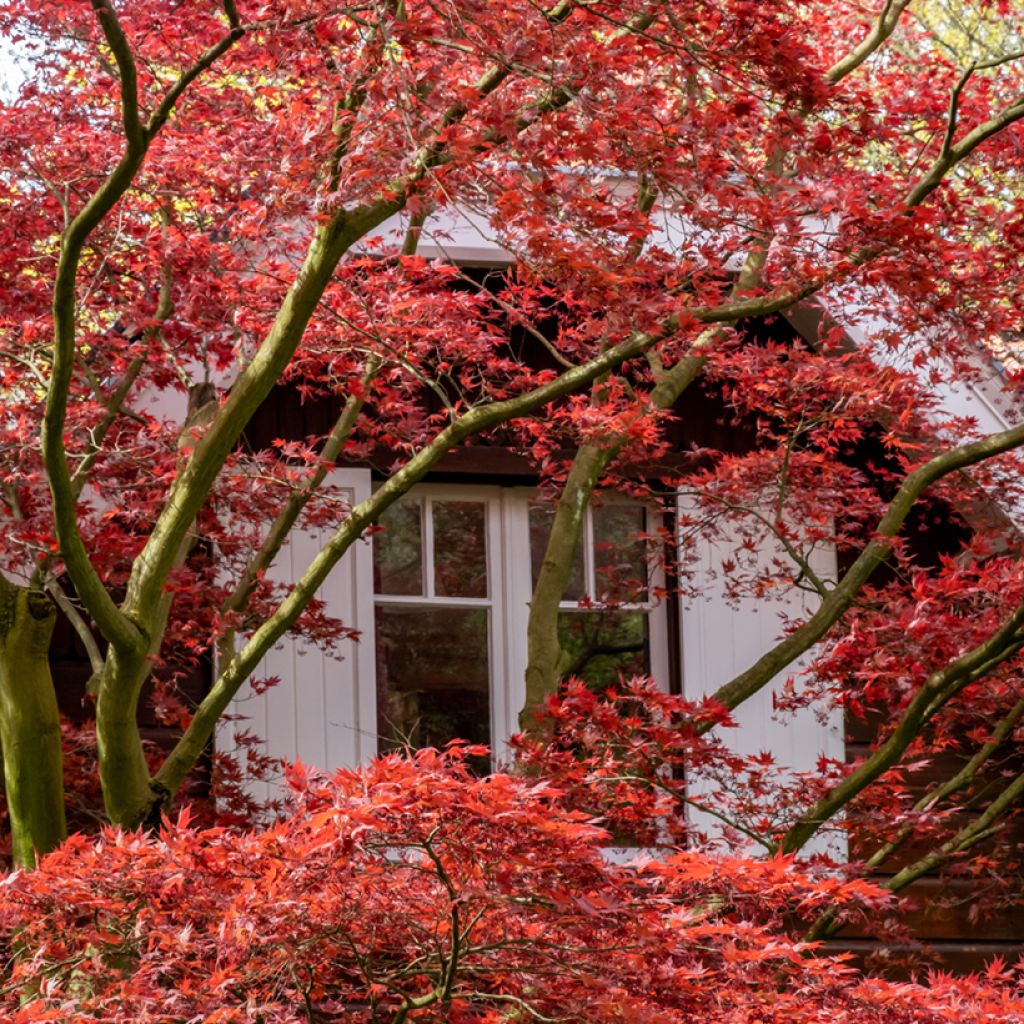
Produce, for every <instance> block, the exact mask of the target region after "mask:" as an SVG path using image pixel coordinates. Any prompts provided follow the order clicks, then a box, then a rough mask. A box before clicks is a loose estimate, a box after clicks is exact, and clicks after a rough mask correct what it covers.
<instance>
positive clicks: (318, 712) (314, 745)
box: [217, 470, 377, 799]
mask: <svg viewBox="0 0 1024 1024" xmlns="http://www.w3.org/2000/svg"><path fill="white" fill-rule="evenodd" d="M329 482H330V483H331V485H332V486H336V487H342V488H344V489H345V490H347V491H348V492H349V493H348V495H346V497H348V499H349V500H350V501H352V502H359V501H362V500H364V499H365V498H366V497H368V496H369V493H370V473H369V470H337V471H335V472H334V473H333V474H332V476H331V479H330V481H329ZM330 534H331V531H330V530H329V529H317V530H310V529H306V530H295V531H293V533H292V535H291V537H290V539H289V541H288V543H287V544H286V545H285V546H284V548H283V549H282V550H281V553H280V555H279V556H278V558H277V560H276V561H275V563H274V565H273V567H272V569H271V571H270V573H269V575H270V577H271V578H272V579H274V580H277V581H279V582H291V581H293V580H296V579H298V578H299V577H300V576H301V575H302V573H303V572H304V571H305V569H306V567H307V566H308V565H309V563H310V562H311V561H312V560H313V558H314V557H315V556H316V555H317V553H318V552H319V551H320V550H321V549H322V548H323V546H324V544H325V542H326V541H327V539H328V538H329V536H330ZM317 597H318V598H319V599H320V600H321V601H323V602H324V603H325V605H326V612H327V614H328V615H331V616H333V617H335V618H338V619H340V620H341V621H342V622H343V623H344V625H345V626H347V627H350V628H352V629H357V630H359V631H360V633H361V639H360V640H359V641H358V642H357V641H354V640H349V639H346V640H342V641H341V642H340V644H339V645H338V646H337V649H336V650H335V651H333V652H324V651H321V650H319V649H317V648H316V647H314V646H312V645H311V644H308V643H306V642H305V641H303V640H301V639H299V638H295V637H291V636H286V637H285V638H284V639H282V640H281V641H279V642H278V643H277V644H276V645H275V646H274V647H273V648H272V649H271V650H270V651H269V652H268V653H267V655H266V657H264V659H263V660H262V662H260V665H259V667H258V668H257V670H256V672H255V673H254V676H253V677H254V678H255V679H257V680H262V679H267V678H271V677H276V678H278V679H280V683H279V684H278V685H276V686H272V687H271V688H270V689H268V690H266V691H265V692H264V693H257V692H256V691H255V690H254V689H253V688H252V685H251V682H247V683H245V684H244V685H243V687H242V689H241V690H240V691H239V693H238V695H237V696H236V698H235V699H234V700H233V701H232V703H231V705H230V707H229V709H228V715H229V716H231V718H230V719H229V720H226V721H225V722H224V723H223V724H222V725H221V727H220V729H219V731H218V735H217V747H218V749H220V750H226V751H228V752H233V751H236V750H237V749H238V748H237V746H236V744H235V739H234V737H235V733H236V731H240V730H244V731H249V732H251V733H253V734H254V735H256V736H259V737H262V739H263V740H264V741H265V747H264V750H263V752H264V753H266V754H268V755H269V756H271V757H277V758H283V759H285V760H287V761H296V760H301V761H303V762H304V763H305V764H308V765H312V766H315V767H317V768H322V769H324V770H326V771H332V770H336V769H338V768H345V767H353V766H355V765H357V764H359V763H360V762H361V761H365V760H366V759H367V758H370V757H372V756H373V755H374V754H375V753H376V752H377V739H376V722H377V717H376V693H375V681H374V643H373V565H372V559H371V552H370V545H369V542H368V541H365V540H362V541H357V542H356V544H355V545H353V547H352V548H351V549H350V550H349V551H348V553H347V554H346V555H345V557H344V558H342V560H341V561H340V562H339V563H338V565H336V566H335V568H334V570H333V571H332V572H331V574H330V575H329V576H328V577H327V580H326V581H325V582H324V584H323V586H322V587H321V588H320V589H319V590H318V591H317ZM250 791H251V792H252V794H253V796H254V797H256V798H257V799H267V798H268V797H272V796H274V795H276V794H275V793H274V792H273V791H272V784H270V783H257V784H253V785H252V786H251V787H250Z"/></svg>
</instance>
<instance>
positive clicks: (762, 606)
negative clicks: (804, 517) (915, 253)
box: [680, 499, 845, 855]
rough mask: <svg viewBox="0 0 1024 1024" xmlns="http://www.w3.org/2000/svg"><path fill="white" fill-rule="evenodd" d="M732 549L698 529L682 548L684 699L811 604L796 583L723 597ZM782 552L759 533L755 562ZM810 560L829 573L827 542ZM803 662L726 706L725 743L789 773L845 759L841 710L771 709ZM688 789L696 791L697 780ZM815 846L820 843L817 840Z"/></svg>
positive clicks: (734, 670) (734, 669) (736, 666)
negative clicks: (688, 580)
mask: <svg viewBox="0 0 1024 1024" xmlns="http://www.w3.org/2000/svg"><path fill="white" fill-rule="evenodd" d="M688 507H689V504H688V502H686V500H685V499H683V500H681V502H680V508H681V510H683V511H685V510H686V509H687V508H688ZM735 549H736V545H735V544H734V543H731V541H730V538H729V537H728V536H721V537H716V538H708V537H703V536H702V537H700V538H699V539H698V540H697V541H696V543H695V545H694V547H693V548H691V549H689V550H688V551H685V552H684V557H685V558H686V560H687V561H686V564H687V566H688V567H689V568H690V570H691V571H692V573H693V577H692V584H693V587H692V589H693V591H694V596H693V597H691V598H687V599H685V600H683V601H681V602H680V616H681V623H680V637H681V641H682V648H683V649H682V666H683V692H684V694H685V695H686V697H688V698H689V699H691V700H698V699H700V698H701V697H703V696H705V695H707V694H711V693H714V691H715V690H716V689H717V688H718V687H719V686H721V685H722V684H723V683H727V682H728V681H729V680H730V679H732V678H733V677H734V676H736V675H737V674H738V673H740V672H742V671H743V670H744V669H747V668H749V667H750V666H751V665H752V664H753V663H754V662H755V661H756V660H757V659H758V658H759V657H760V656H761V655H762V654H764V653H765V652H766V651H768V650H770V649H771V648H772V647H773V646H774V645H775V644H776V643H778V641H779V640H781V639H782V638H783V636H784V635H785V619H786V618H791V619H792V618H797V619H800V618H805V617H806V616H807V615H808V614H809V613H810V612H811V611H813V609H814V608H815V607H816V605H817V600H818V599H817V596H816V595H814V594H808V593H807V592H805V591H803V590H800V589H797V588H791V589H790V590H789V591H787V592H785V593H784V594H781V595H779V596H774V595H773V596H771V597H766V598H763V599H757V598H753V597H744V598H741V599H739V600H735V599H732V600H730V599H729V598H727V597H726V581H725V579H724V574H723V572H722V563H723V562H725V561H727V560H729V559H734V558H735ZM786 559H787V555H786V553H785V551H784V550H783V549H782V547H781V545H780V544H779V542H778V541H777V540H776V539H775V538H774V537H772V536H771V535H767V536H765V538H764V540H763V541H762V545H761V547H760V549H759V551H758V561H759V563H760V564H763V565H765V566H766V567H767V566H770V565H771V564H772V563H773V562H774V561H776V560H786ZM811 564H812V567H813V568H814V570H815V572H816V573H817V574H818V575H819V576H820V577H822V578H823V579H826V580H834V579H835V578H836V556H835V550H834V548H832V547H831V546H830V547H829V548H824V547H823V548H822V549H820V550H818V551H816V552H815V553H814V554H813V555H812V557H811ZM806 661H807V658H806V656H805V658H803V659H800V660H798V661H797V662H795V663H794V664H793V665H791V666H790V667H789V668H788V669H787V670H786V671H784V672H782V673H780V674H779V675H778V676H777V677H776V678H775V679H773V680H772V681H771V682H770V683H768V685H766V686H765V687H764V688H763V689H762V690H761V691H760V692H759V693H756V694H755V695H754V696H753V697H750V698H749V699H748V700H746V701H745V702H744V703H743V704H741V705H740V706H739V707H738V708H737V709H736V710H735V711H734V712H733V717H734V718H735V720H736V722H737V727H736V728H729V729H725V728H723V729H720V730H719V731H718V735H719V736H720V738H721V739H722V740H723V741H724V742H725V743H726V744H727V745H728V746H729V748H730V749H731V750H733V751H735V752H736V753H737V754H741V755H748V756H749V755H757V754H760V753H762V752H768V753H770V754H771V755H772V756H773V757H774V759H775V762H776V764H778V765H779V766H780V768H782V769H784V770H788V771H791V772H813V771H815V769H816V767H817V764H818V759H819V758H820V757H821V756H822V755H824V756H826V757H829V758H834V759H837V760H842V759H843V758H844V756H845V746H844V739H843V720H842V712H841V711H839V710H833V711H832V712H830V713H829V715H828V716H827V717H826V718H825V720H824V721H823V720H822V719H821V717H820V715H819V714H818V713H817V711H816V709H813V708H811V709H801V710H799V711H796V712H792V711H786V712H777V711H776V710H775V708H774V697H775V695H776V694H777V693H780V692H781V690H782V687H783V685H784V684H785V682H786V679H787V678H789V677H790V676H793V675H795V674H797V673H799V671H800V669H801V667H803V665H805V664H806ZM798 685H799V682H798ZM695 788H696V790H697V791H698V792H699V790H700V781H699V779H697V780H695ZM693 822H694V825H695V826H696V827H697V828H699V829H700V830H701V831H706V832H709V833H714V832H715V831H716V823H715V822H714V820H713V819H711V818H710V817H708V816H706V815H702V814H700V813H694V815H693ZM814 848H815V849H818V850H822V849H825V848H826V847H825V846H824V845H823V844H816V845H815V847H814ZM810 849H811V848H810V847H809V848H808V852H810ZM827 849H828V851H829V852H830V853H832V854H833V855H836V854H838V853H841V852H842V851H840V850H839V849H837V842H836V840H835V839H833V838H830V839H829V841H828V844H827Z"/></svg>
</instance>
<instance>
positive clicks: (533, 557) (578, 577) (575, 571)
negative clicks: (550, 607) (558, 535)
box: [530, 505, 587, 601]
mask: <svg viewBox="0 0 1024 1024" xmlns="http://www.w3.org/2000/svg"><path fill="white" fill-rule="evenodd" d="M554 517H555V510H554V509H553V508H551V507H550V506H549V505H531V506H530V567H531V569H532V571H533V583H534V585H535V586H536V584H537V577H538V576H539V575H540V567H541V565H543V564H544V554H545V552H546V551H547V546H548V537H549V536H550V534H551V521H552V520H553V519H554ZM586 589H587V587H586V583H585V582H584V568H583V545H582V542H581V543H580V545H578V546H577V548H576V557H575V559H574V561H573V566H572V575H571V576H570V577H569V585H568V586H567V587H566V588H565V597H564V600H566V601H581V600H582V599H583V597H584V596H585V594H586Z"/></svg>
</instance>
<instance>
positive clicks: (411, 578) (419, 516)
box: [373, 498, 423, 594]
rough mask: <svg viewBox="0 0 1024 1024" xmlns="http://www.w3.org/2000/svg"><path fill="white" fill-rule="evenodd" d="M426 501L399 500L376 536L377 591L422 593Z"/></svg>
mask: <svg viewBox="0 0 1024 1024" xmlns="http://www.w3.org/2000/svg"><path fill="white" fill-rule="evenodd" d="M422 520H423V503H422V502H420V501H415V500H413V499H410V498H405V499H402V500H401V501H396V502H395V503H394V505H392V506H391V507H390V508H389V509H388V510H387V512H385V513H384V514H383V515H382V516H381V517H380V525H381V526H382V527H384V529H383V530H381V531H380V532H379V533H376V534H374V537H373V589H374V591H375V592H376V593H378V594H422V593H423V523H422Z"/></svg>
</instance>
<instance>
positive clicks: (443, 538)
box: [431, 501, 487, 597]
mask: <svg viewBox="0 0 1024 1024" xmlns="http://www.w3.org/2000/svg"><path fill="white" fill-rule="evenodd" d="M431 504H432V507H433V516H434V592H435V593H436V594H437V595H438V596H439V597H486V596H487V507H486V506H485V505H484V503H483V502H482V501H435V502H432V503H431Z"/></svg>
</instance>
